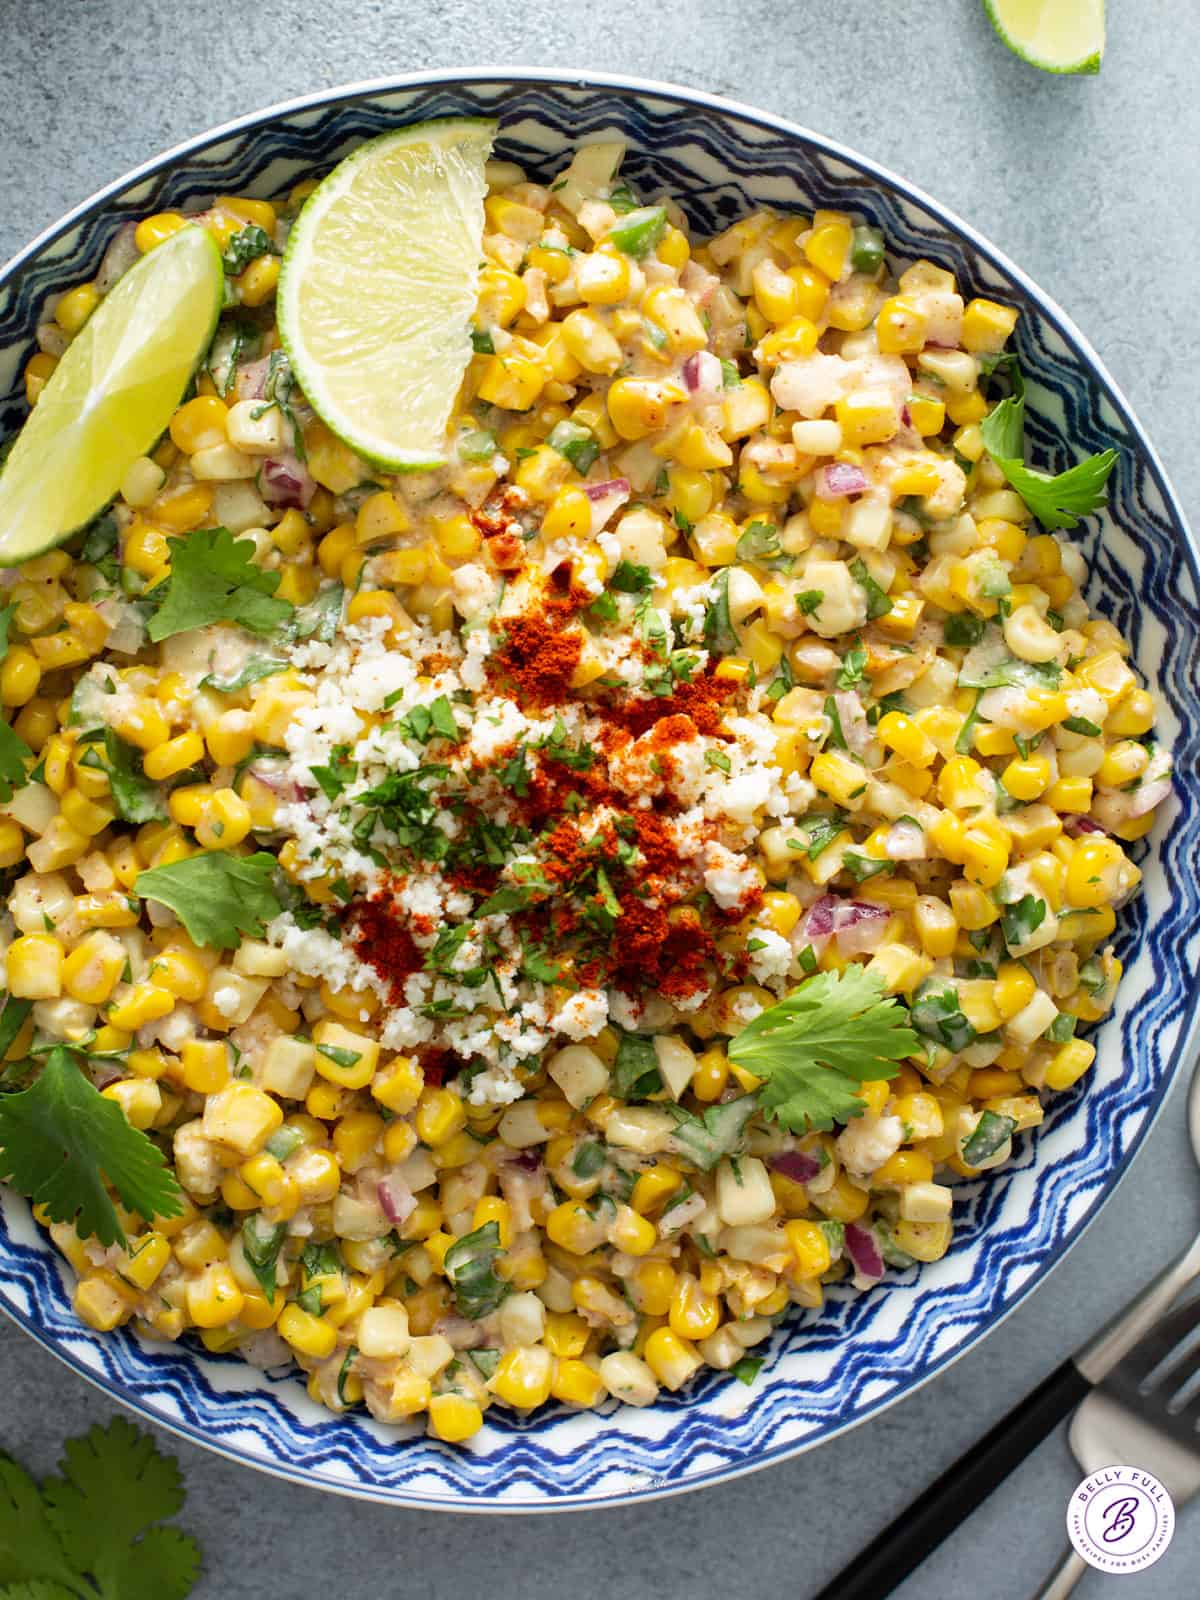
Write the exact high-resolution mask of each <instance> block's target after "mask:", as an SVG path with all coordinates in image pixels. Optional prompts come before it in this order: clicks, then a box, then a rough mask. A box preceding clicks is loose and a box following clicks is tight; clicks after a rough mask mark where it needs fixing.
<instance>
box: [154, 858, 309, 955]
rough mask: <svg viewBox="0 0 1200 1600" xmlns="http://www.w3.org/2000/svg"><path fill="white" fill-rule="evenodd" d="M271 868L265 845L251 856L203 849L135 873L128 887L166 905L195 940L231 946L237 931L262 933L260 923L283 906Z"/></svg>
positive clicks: (256, 935)
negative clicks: (136, 874) (132, 883)
mask: <svg viewBox="0 0 1200 1600" xmlns="http://www.w3.org/2000/svg"><path fill="white" fill-rule="evenodd" d="M275 868H276V861H275V857H274V856H272V855H268V854H267V852H266V851H265V850H259V851H256V852H255V854H254V855H252V856H231V855H228V854H227V853H226V852H225V851H223V850H208V851H205V853H204V854H203V855H200V856H188V858H187V859H186V860H184V861H175V862H172V863H171V865H170V866H166V867H151V868H150V869H149V870H148V871H146V872H140V873H139V874H138V876H137V879H136V881H135V882H134V885H133V888H134V893H135V894H139V895H141V897H142V899H143V900H157V901H158V902H159V903H160V904H161V905H164V906H170V908H171V910H172V911H174V912H175V914H176V916H178V917H179V919H180V921H181V922H182V923H183V925H184V927H185V928H186V929H187V931H188V933H189V934H190V936H191V937H192V938H193V939H194V940H195V941H196V943H197V944H211V945H216V946H217V948H218V949H222V950H231V949H235V948H236V947H237V946H238V945H239V944H240V943H241V937H240V935H242V934H249V935H250V937H251V938H252V939H259V938H261V937H262V933H263V924H264V923H266V922H270V920H271V919H272V917H277V916H278V915H279V913H280V912H281V911H282V910H283V907H282V905H281V904H280V902H279V900H278V898H277V896H276V894H275V890H274V887H273V884H272V879H273V878H274V875H275Z"/></svg>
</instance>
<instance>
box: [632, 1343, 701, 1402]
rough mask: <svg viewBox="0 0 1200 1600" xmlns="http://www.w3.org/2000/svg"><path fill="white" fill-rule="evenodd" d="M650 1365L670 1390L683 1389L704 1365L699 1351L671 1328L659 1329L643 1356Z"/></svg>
mask: <svg viewBox="0 0 1200 1600" xmlns="http://www.w3.org/2000/svg"><path fill="white" fill-rule="evenodd" d="M642 1354H643V1356H644V1358H645V1362H646V1365H647V1366H648V1367H649V1368H650V1370H651V1372H653V1374H654V1376H655V1377H656V1378H657V1379H658V1381H659V1382H660V1383H662V1384H665V1385H666V1387H667V1388H668V1389H672V1390H674V1389H681V1388H682V1387H683V1385H684V1384H685V1383H686V1382H687V1381H688V1379H689V1378H691V1377H692V1376H693V1375H694V1374H695V1373H696V1372H698V1371H699V1370H700V1368H701V1367H702V1366H703V1365H704V1362H703V1361H702V1359H701V1357H700V1353H699V1351H698V1350H697V1349H696V1347H695V1345H694V1344H692V1343H691V1341H690V1340H688V1339H681V1338H680V1337H679V1335H678V1334H677V1333H675V1332H674V1330H673V1329H671V1328H655V1330H654V1332H653V1333H652V1334H651V1335H650V1337H649V1338H648V1339H647V1340H646V1342H645V1346H644V1348H643V1352H642Z"/></svg>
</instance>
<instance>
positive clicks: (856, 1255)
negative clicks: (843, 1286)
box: [845, 1222, 883, 1279]
mask: <svg viewBox="0 0 1200 1600" xmlns="http://www.w3.org/2000/svg"><path fill="white" fill-rule="evenodd" d="M845 1240H846V1254H847V1255H848V1256H849V1257H850V1260H851V1261H852V1262H853V1263H854V1270H855V1271H856V1272H857V1273H858V1274H859V1276H860V1277H863V1278H872V1279H876V1278H882V1277H883V1257H882V1256H881V1255H880V1253H879V1246H878V1245H877V1244H876V1243H875V1236H874V1234H872V1233H871V1232H869V1231H868V1229H866V1228H860V1227H859V1225H858V1223H857V1222H848V1223H847V1224H846V1233H845Z"/></svg>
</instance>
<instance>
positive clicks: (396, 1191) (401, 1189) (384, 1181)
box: [375, 1172, 417, 1228]
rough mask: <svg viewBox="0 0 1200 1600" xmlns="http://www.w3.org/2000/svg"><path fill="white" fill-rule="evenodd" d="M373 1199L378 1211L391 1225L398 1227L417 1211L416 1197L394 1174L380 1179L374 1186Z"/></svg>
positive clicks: (401, 1179) (402, 1180)
mask: <svg viewBox="0 0 1200 1600" xmlns="http://www.w3.org/2000/svg"><path fill="white" fill-rule="evenodd" d="M375 1198H376V1200H377V1201H378V1202H379V1209H380V1210H381V1211H382V1212H383V1214H384V1216H385V1217H386V1218H387V1219H388V1221H389V1222H390V1223H391V1224H392V1226H393V1227H396V1228H398V1227H400V1226H401V1224H402V1223H404V1222H406V1221H407V1220H408V1218H409V1217H411V1216H412V1214H413V1212H414V1211H415V1210H416V1209H417V1197H416V1195H414V1194H413V1192H412V1190H411V1189H410V1188H409V1187H408V1185H407V1184H406V1183H405V1182H404V1179H403V1178H398V1177H397V1176H396V1174H395V1173H394V1172H391V1173H389V1174H388V1176H387V1177H386V1178H380V1180H379V1182H378V1183H377V1184H376V1185H375Z"/></svg>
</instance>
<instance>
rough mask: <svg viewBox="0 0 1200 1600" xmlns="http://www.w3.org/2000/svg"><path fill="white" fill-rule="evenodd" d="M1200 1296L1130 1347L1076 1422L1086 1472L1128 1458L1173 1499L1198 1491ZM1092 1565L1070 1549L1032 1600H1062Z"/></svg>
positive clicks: (1078, 1454) (1073, 1435) (1074, 1433)
mask: <svg viewBox="0 0 1200 1600" xmlns="http://www.w3.org/2000/svg"><path fill="white" fill-rule="evenodd" d="M1198 1428H1200V1297H1197V1298H1195V1299H1192V1300H1189V1301H1187V1302H1186V1303H1185V1304H1183V1305H1181V1306H1179V1307H1177V1308H1176V1309H1175V1310H1174V1311H1171V1312H1169V1313H1168V1314H1167V1315H1166V1316H1165V1317H1164V1318H1163V1319H1162V1321H1161V1322H1159V1323H1157V1324H1156V1325H1155V1326H1154V1327H1153V1328H1152V1329H1151V1330H1150V1332H1149V1333H1147V1334H1145V1335H1144V1337H1143V1338H1142V1339H1141V1340H1140V1341H1139V1342H1138V1343H1137V1344H1135V1345H1134V1346H1133V1348H1132V1349H1131V1350H1129V1351H1127V1352H1126V1354H1125V1355H1124V1356H1122V1357H1121V1359H1120V1360H1119V1361H1118V1362H1117V1364H1116V1365H1115V1366H1114V1367H1113V1368H1112V1370H1111V1371H1110V1372H1109V1373H1108V1375H1107V1376H1106V1377H1105V1378H1104V1379H1103V1380H1102V1381H1101V1382H1100V1383H1099V1384H1098V1385H1097V1387H1096V1388H1094V1389H1093V1390H1092V1391H1091V1393H1090V1394H1089V1395H1088V1396H1087V1398H1086V1399H1085V1400H1084V1401H1083V1403H1082V1404H1081V1405H1080V1407H1079V1409H1078V1410H1077V1411H1076V1413H1075V1416H1074V1418H1073V1419H1072V1422H1071V1429H1070V1434H1069V1437H1070V1441H1071V1449H1072V1450H1073V1451H1074V1452H1075V1458H1076V1460H1077V1461H1078V1462H1079V1465H1080V1466H1081V1467H1082V1468H1083V1470H1084V1472H1085V1473H1087V1474H1089V1475H1090V1474H1091V1473H1093V1472H1099V1471H1100V1470H1101V1469H1102V1468H1103V1467H1108V1466H1114V1465H1118V1464H1121V1463H1126V1464H1128V1465H1129V1466H1133V1467H1140V1468H1142V1469H1144V1470H1145V1471H1148V1472H1152V1473H1153V1474H1154V1476H1155V1477H1156V1478H1157V1479H1158V1480H1159V1482H1160V1483H1162V1484H1163V1485H1165V1487H1166V1489H1167V1490H1168V1492H1169V1493H1170V1495H1171V1498H1172V1499H1173V1500H1174V1502H1175V1504H1176V1506H1181V1505H1183V1504H1185V1503H1186V1502H1187V1501H1188V1500H1190V1499H1191V1498H1192V1496H1193V1495H1194V1494H1195V1493H1196V1492H1197V1490H1200V1433H1197V1429H1198ZM1086 1571H1087V1563H1086V1562H1085V1561H1084V1560H1083V1558H1082V1556H1080V1555H1078V1554H1077V1553H1076V1552H1075V1551H1074V1550H1071V1551H1070V1552H1069V1553H1068V1554H1067V1555H1066V1556H1065V1557H1064V1558H1063V1560H1062V1561H1061V1562H1060V1564H1059V1566H1058V1567H1057V1568H1056V1570H1055V1571H1054V1573H1053V1575H1052V1576H1051V1577H1050V1578H1049V1579H1048V1580H1047V1582H1046V1583H1045V1584H1044V1585H1043V1586H1042V1588H1040V1589H1039V1590H1038V1592H1037V1595H1036V1597H1035V1600H1065V1596H1067V1595H1068V1594H1070V1592H1071V1590H1072V1589H1074V1587H1075V1585H1076V1584H1077V1583H1078V1582H1079V1579H1080V1578H1081V1577H1082V1576H1083V1574H1084V1573H1085V1572H1086Z"/></svg>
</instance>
